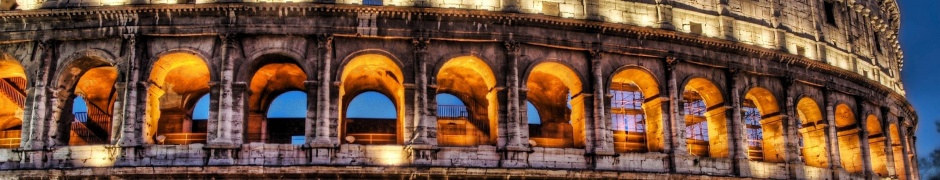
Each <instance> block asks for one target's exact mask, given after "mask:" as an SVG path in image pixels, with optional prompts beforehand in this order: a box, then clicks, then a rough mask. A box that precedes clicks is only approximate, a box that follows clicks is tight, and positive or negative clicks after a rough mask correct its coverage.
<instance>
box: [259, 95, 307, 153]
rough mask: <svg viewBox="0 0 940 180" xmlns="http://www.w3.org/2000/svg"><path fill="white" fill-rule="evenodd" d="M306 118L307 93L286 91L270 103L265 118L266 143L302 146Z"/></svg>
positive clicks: (304, 139)
mask: <svg viewBox="0 0 940 180" xmlns="http://www.w3.org/2000/svg"><path fill="white" fill-rule="evenodd" d="M306 118H307V93H304V92H301V91H288V92H285V93H283V94H281V95H278V96H277V98H274V101H272V102H271V106H270V107H268V110H267V116H266V123H265V125H266V127H265V128H267V131H266V132H267V134H268V138H267V139H268V141H267V142H268V143H279V144H295V145H300V144H304V143H305V142H306V141H307V139H306V137H305V136H304V125H305V121H306Z"/></svg>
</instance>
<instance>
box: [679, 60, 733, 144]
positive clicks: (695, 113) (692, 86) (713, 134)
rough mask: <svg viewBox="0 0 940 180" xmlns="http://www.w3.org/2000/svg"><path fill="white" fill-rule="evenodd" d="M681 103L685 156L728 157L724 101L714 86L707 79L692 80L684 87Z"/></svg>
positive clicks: (719, 91)
mask: <svg viewBox="0 0 940 180" xmlns="http://www.w3.org/2000/svg"><path fill="white" fill-rule="evenodd" d="M682 99H683V109H684V113H685V126H686V144H687V146H688V150H689V154H691V155H694V156H702V157H715V158H727V157H729V155H730V153H729V151H728V147H730V146H729V144H728V128H727V123H726V121H725V107H724V99H723V97H722V95H721V90H719V89H718V86H715V84H713V83H712V82H711V81H709V80H707V79H704V78H694V79H692V80H689V82H688V83H687V84H686V85H685V91H684V92H683V93H682Z"/></svg>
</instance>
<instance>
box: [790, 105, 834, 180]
mask: <svg viewBox="0 0 940 180" xmlns="http://www.w3.org/2000/svg"><path fill="white" fill-rule="evenodd" d="M796 112H797V116H798V117H799V120H800V121H799V123H798V126H797V127H799V138H800V147H801V151H802V156H803V162H804V163H806V165H808V166H813V167H818V168H827V167H829V153H828V150H827V148H826V146H828V143H827V142H826V136H827V135H826V127H828V126H829V125H828V124H826V121H824V119H823V114H822V112H821V111H820V109H819V105H817V104H816V101H813V99H810V98H807V97H804V98H802V99H800V101H799V102H797V105H796Z"/></svg>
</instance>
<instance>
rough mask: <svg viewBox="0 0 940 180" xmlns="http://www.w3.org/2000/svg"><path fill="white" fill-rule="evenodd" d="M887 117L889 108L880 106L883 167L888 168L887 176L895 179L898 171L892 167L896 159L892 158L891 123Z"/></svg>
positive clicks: (889, 113)
mask: <svg viewBox="0 0 940 180" xmlns="http://www.w3.org/2000/svg"><path fill="white" fill-rule="evenodd" d="M888 117H891V109H888V107H881V118H880V120H882V121H881V122H885V123H882V124H883V125H882V126H881V135H882V137H884V139H885V140H884V141H882V143H884V147H885V148H884V151H885V166H886V167H885V168H886V169H888V176H889V177H892V178H894V179H897V178H898V173H899V172H897V169H895V168H894V161H895V160H896V159H894V146H892V145H891V144H892V143H893V142H892V141H891V123H889V122H891V121H890V120H889V119H888Z"/></svg>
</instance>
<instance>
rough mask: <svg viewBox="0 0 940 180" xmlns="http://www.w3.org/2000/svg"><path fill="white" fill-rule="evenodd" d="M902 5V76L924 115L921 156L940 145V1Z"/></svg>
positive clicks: (908, 1) (920, 125) (919, 142)
mask: <svg viewBox="0 0 940 180" xmlns="http://www.w3.org/2000/svg"><path fill="white" fill-rule="evenodd" d="M898 4H899V5H900V6H901V48H902V49H903V51H904V69H903V70H902V71H901V78H902V81H903V82H904V88H905V90H907V99H908V100H910V101H911V104H914V108H915V109H917V115H918V116H920V118H919V120H920V121H919V123H918V128H917V134H916V136H917V147H916V148H917V153H918V154H917V156H918V157H926V156H927V154H928V153H930V151H933V149H936V148H937V147H938V146H940V141H938V140H936V139H935V138H937V137H940V134H938V133H937V127H936V126H935V124H934V122H935V121H937V120H938V119H940V112H938V110H940V96H938V94H937V93H940V76H938V74H937V73H940V61H938V60H937V57H940V53H938V52H940V44H938V43H940V35H938V33H940V30H938V29H937V27H938V26H940V1H937V0H899V1H898Z"/></svg>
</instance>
